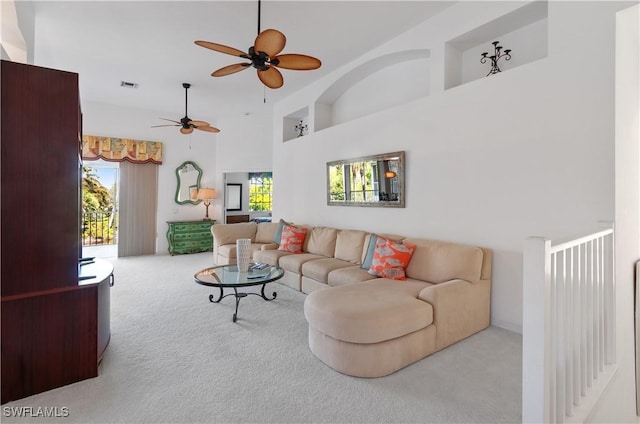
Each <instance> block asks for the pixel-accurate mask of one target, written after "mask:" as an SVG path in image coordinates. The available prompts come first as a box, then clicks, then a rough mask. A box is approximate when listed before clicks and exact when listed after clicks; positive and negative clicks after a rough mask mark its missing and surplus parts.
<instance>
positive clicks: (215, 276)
mask: <svg viewBox="0 0 640 424" xmlns="http://www.w3.org/2000/svg"><path fill="white" fill-rule="evenodd" d="M255 265H256V264H253V263H252V264H251V265H250V268H249V271H248V272H240V271H238V266H237V265H219V266H214V267H211V268H205V269H203V270H200V271H198V272H196V273H195V275H194V276H193V278H194V279H195V280H196V283H198V284H202V285H203V286H210V287H218V288H219V289H220V295H219V296H218V298H217V299H216V298H215V297H214V295H212V294H210V295H209V301H210V302H213V303H219V302H220V301H221V300H222V299H224V298H225V297H227V296H234V297H235V299H236V311H235V312H234V313H233V322H236V320H237V319H238V304H239V303H240V299H242V298H243V297H247V296H248V295H250V294H251V295H256V296H261V297H262V298H263V299H264V300H274V299H275V298H276V297H277V296H278V293H276V292H273V293H272V295H271V296H272V297H270V298H269V297H267V296H265V294H264V289H265V286H266V285H267V283H270V282H272V281H276V280H279V279H280V278H282V276H283V275H284V270H283V269H282V268H280V267H279V266H274V265H268V266H265V267H264V268H262V269H256V268H253V267H254V266H255ZM258 265H260V264H258ZM259 285H262V290H261V291H260V293H251V292H248V293H246V292H239V291H238V288H239V287H251V286H259ZM225 288H231V289H233V293H227V294H224V289H225Z"/></svg>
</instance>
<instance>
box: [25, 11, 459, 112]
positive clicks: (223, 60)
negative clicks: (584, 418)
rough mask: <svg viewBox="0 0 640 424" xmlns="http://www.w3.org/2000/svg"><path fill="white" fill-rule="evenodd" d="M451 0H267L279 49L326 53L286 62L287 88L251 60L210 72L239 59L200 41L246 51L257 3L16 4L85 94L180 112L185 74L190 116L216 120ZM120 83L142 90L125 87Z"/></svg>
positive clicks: (276, 94) (44, 58)
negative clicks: (308, 66)
mask: <svg viewBox="0 0 640 424" xmlns="http://www.w3.org/2000/svg"><path fill="white" fill-rule="evenodd" d="M452 3H454V2H436V1H406V2H405V1H271V0H264V1H262V6H261V10H262V16H261V29H262V30H264V29H267V28H275V29H278V30H279V31H281V32H283V33H284V34H285V35H286V37H287V44H286V47H285V49H284V50H283V53H302V54H307V55H311V56H314V57H317V58H319V59H320V60H321V61H322V67H321V68H320V69H319V70H315V71H291V70H283V71H282V73H283V75H284V86H283V87H282V88H280V89H277V90H272V89H269V88H264V86H263V85H262V84H261V83H260V82H259V80H258V78H257V76H256V71H255V69H253V68H249V69H247V70H244V71H242V72H240V73H237V74H233V75H229V76H225V77H220V78H213V77H211V76H210V74H211V72H213V71H214V70H216V69H218V68H220V67H222V66H226V65H230V64H233V63H238V62H242V61H243V60H242V59H239V58H234V57H233V56H230V55H226V54H222V53H218V52H215V51H212V50H208V49H205V48H202V47H199V46H197V45H195V44H194V41H195V40H205V41H213V42H216V43H220V44H224V45H227V46H230V47H235V48H237V49H240V50H243V51H246V50H247V49H248V48H249V47H250V46H252V45H253V42H254V39H255V37H256V35H257V31H258V1H193V2H191V1H135V2H134V1H69V2H60V1H40V2H30V1H23V0H21V1H18V2H17V10H18V16H19V19H20V21H21V22H22V21H24V20H29V19H33V18H31V16H35V26H34V27H35V32H34V34H33V37H32V38H33V40H34V44H35V50H34V52H35V54H34V59H35V61H34V62H35V64H36V65H40V66H46V67H51V68H56V69H63V70H68V71H72V72H77V73H79V75H80V94H81V97H82V100H83V101H96V102H103V103H108V104H113V105H117V106H123V107H131V108H141V109H148V110H158V111H166V112H167V113H169V114H170V115H169V117H171V116H174V117H176V119H177V118H178V117H181V116H182V115H183V112H184V89H183V88H182V83H183V82H188V83H191V84H192V87H191V89H190V90H189V116H190V117H191V118H193V119H202V120H215V119H216V118H217V117H219V116H224V115H230V114H239V113H253V112H256V111H260V110H261V109H263V108H265V107H268V105H270V104H273V103H274V102H276V101H278V100H280V99H282V98H284V97H286V96H288V95H290V94H291V93H293V92H295V91H297V90H299V89H301V88H303V87H305V86H306V85H308V84H310V83H312V82H313V81H315V80H316V79H318V78H320V77H321V76H324V75H326V74H327V73H329V72H331V71H333V70H335V69H337V68H339V67H341V66H342V65H344V64H346V63H348V62H350V61H351V60H353V59H355V58H357V57H359V56H361V55H362V54H364V53H366V52H367V51H369V50H371V49H373V48H375V47H376V46H378V45H380V44H382V43H384V42H386V41H388V40H390V39H392V38H393V37H395V36H397V35H399V34H401V33H403V32H405V31H406V30H408V29H410V28H412V27H414V26H415V25H417V24H419V23H420V22H422V21H424V20H426V19H428V18H429V17H431V16H433V15H434V14H437V13H439V12H440V11H442V10H443V9H444V8H446V7H448V6H450V5H451V4H452ZM32 14H33V15H32ZM25 38H28V37H25ZM121 81H126V82H133V83H136V84H138V88H136V89H132V88H124V87H121ZM265 99H266V104H267V106H265V103H264V100H265Z"/></svg>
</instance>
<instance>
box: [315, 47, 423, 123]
mask: <svg viewBox="0 0 640 424" xmlns="http://www.w3.org/2000/svg"><path fill="white" fill-rule="evenodd" d="M429 57H430V52H429V50H427V49H413V50H405V51H401V52H395V53H390V54H387V55H384V56H380V57H377V58H374V59H371V60H369V61H367V62H365V63H363V64H361V65H359V66H357V67H356V68H354V69H352V70H351V71H349V72H347V73H346V74H344V75H343V76H342V77H341V78H339V79H338V80H336V81H335V82H334V83H333V84H332V85H331V86H329V87H328V88H327V89H326V90H325V91H324V92H323V93H322V94H321V95H320V96H319V97H318V99H317V100H316V102H315V107H314V111H315V112H314V118H315V125H314V130H315V131H319V130H322V129H325V128H329V127H332V126H334V125H338V124H341V123H344V122H348V121H351V120H353V119H357V118H360V117H362V116H366V115H370V114H372V113H375V112H378V111H381V110H384V109H388V108H390V107H393V106H397V105H399V104H403V103H406V102H408V101H411V100H415V99H417V98H420V97H425V96H428V95H429V85H430V74H429V71H430V69H429V68H430V66H429V65H430V61H429Z"/></svg>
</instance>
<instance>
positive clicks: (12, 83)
mask: <svg viewBox="0 0 640 424" xmlns="http://www.w3.org/2000/svg"><path fill="white" fill-rule="evenodd" d="M0 77H1V81H2V87H1V89H2V91H1V97H2V103H1V109H0V110H1V118H2V120H1V122H2V126H1V139H0V147H1V149H0V154H1V156H0V159H1V168H0V169H1V170H0V173H1V190H0V193H1V194H0V195H1V202H2V203H1V205H2V207H1V211H0V221H1V230H0V244H1V251H0V254H1V258H2V263H1V266H0V270H1V271H0V274H1V278H2V280H1V282H0V284H1V302H2V303H1V313H2V324H1V327H2V340H1V343H2V387H1V392H2V403H6V402H8V401H11V400H15V399H19V398H22V397H26V396H29V395H32V394H35V393H39V392H43V391H46V390H50V389H52V388H55V387H59V386H63V385H65V384H70V383H73V382H76V381H80V380H83V379H86V378H90V377H95V376H97V375H98V362H99V359H100V355H101V354H102V352H103V351H104V349H105V348H106V344H107V343H108V340H109V335H110V331H109V323H108V322H109V311H108V308H109V298H108V297H109V289H108V286H109V281H108V280H105V281H95V280H94V281H91V283H95V284H81V283H80V282H79V279H78V277H79V272H80V266H79V263H78V260H79V256H80V254H81V241H80V213H81V212H80V210H81V206H80V205H81V185H80V179H81V166H82V161H81V156H80V152H81V144H80V143H81V113H80V100H79V91H78V75H77V74H75V73H71V72H64V71H58V70H53V69H47V68H41V67H36V66H31V65H25V64H20V63H14V62H9V61H4V60H3V61H2V68H1V73H0ZM111 277H112V276H111ZM104 287H107V289H106V290H105V288H104Z"/></svg>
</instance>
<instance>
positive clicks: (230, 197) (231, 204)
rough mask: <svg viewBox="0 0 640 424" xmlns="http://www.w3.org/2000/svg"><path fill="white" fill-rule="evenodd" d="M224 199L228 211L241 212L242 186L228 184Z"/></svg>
mask: <svg viewBox="0 0 640 424" xmlns="http://www.w3.org/2000/svg"><path fill="white" fill-rule="evenodd" d="M224 198H225V202H226V205H227V210H228V211H241V210H242V184H227V186H226V190H225V196H224Z"/></svg>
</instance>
